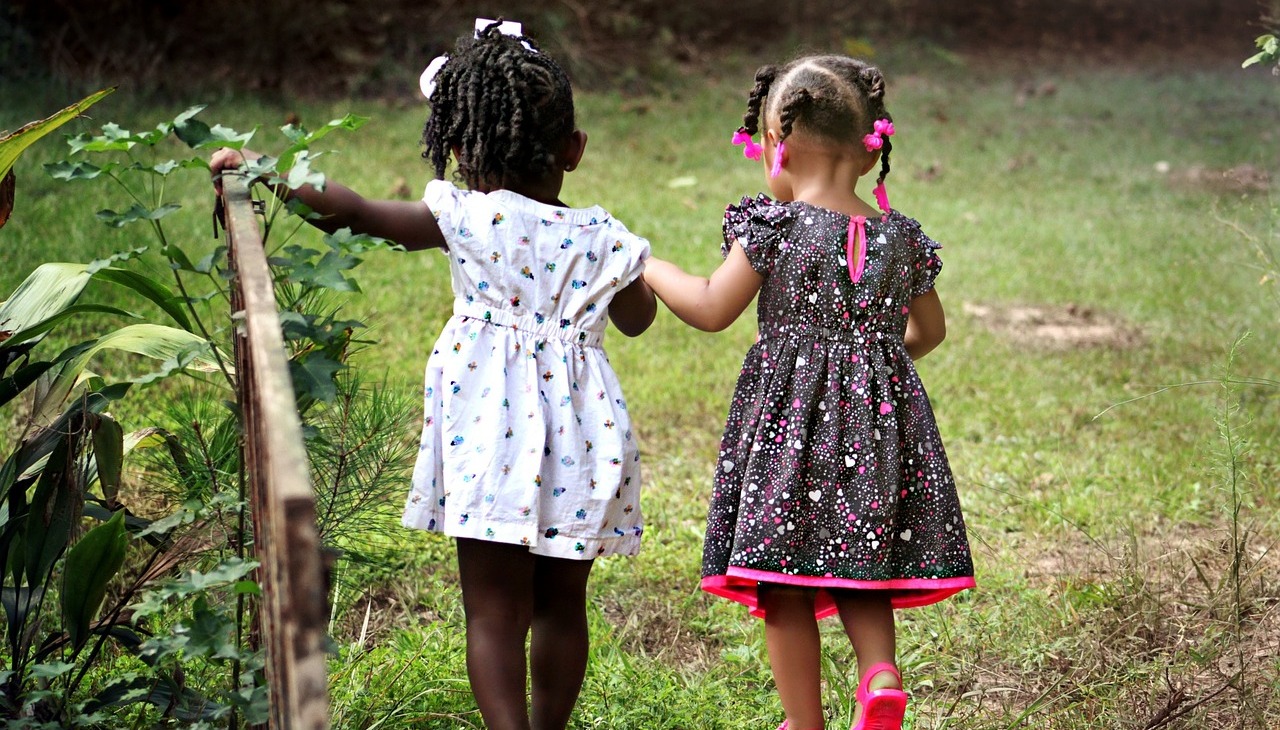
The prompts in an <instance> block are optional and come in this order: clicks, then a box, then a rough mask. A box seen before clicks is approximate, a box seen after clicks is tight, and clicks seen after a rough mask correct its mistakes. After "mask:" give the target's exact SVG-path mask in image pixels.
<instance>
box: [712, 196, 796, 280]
mask: <svg viewBox="0 0 1280 730" xmlns="http://www.w3.org/2000/svg"><path fill="white" fill-rule="evenodd" d="M790 218H791V211H790V209H788V208H787V206H786V205H785V204H783V203H777V202H774V201H773V200H771V199H769V198H768V197H767V196H765V195H760V196H758V197H756V198H747V197H744V198H743V199H742V202H740V203H738V204H737V205H730V206H729V207H728V208H726V209H725V211H724V242H723V243H722V244H721V245H720V255H721V256H728V255H729V249H731V248H732V247H733V244H734V243H737V244H738V245H739V246H741V247H742V252H743V253H745V254H746V255H747V261H749V262H750V263H751V268H753V269H755V270H756V272H757V273H759V274H768V273H769V271H771V270H772V269H773V264H774V262H775V261H777V259H778V251H779V249H781V248H782V247H784V246H785V245H786V243H785V241H784V240H783V232H784V228H786V227H787V224H788V222H789V220H790Z"/></svg>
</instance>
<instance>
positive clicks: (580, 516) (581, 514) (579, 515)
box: [573, 509, 587, 520]
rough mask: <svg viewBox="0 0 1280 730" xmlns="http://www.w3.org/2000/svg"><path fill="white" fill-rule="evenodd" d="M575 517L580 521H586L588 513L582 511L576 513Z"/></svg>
mask: <svg viewBox="0 0 1280 730" xmlns="http://www.w3.org/2000/svg"><path fill="white" fill-rule="evenodd" d="M573 516H574V517H577V518H578V519H580V520H585V519H586V518H587V511H586V510H585V509H580V510H578V511H577V512H574V513H573Z"/></svg>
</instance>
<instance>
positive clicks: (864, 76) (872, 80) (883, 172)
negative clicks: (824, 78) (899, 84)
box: [858, 65, 893, 184]
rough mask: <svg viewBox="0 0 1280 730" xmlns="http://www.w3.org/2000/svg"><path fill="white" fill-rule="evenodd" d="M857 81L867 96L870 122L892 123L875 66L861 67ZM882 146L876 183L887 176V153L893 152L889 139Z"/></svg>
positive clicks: (880, 77)
mask: <svg viewBox="0 0 1280 730" xmlns="http://www.w3.org/2000/svg"><path fill="white" fill-rule="evenodd" d="M858 79H859V81H861V82H862V85H863V88H864V89H865V93H866V96H867V107H868V109H867V111H868V113H869V116H870V117H871V119H870V121H871V122H873V123H874V122H875V120H877V119H887V120H889V121H891V122H892V121H893V116H892V115H891V114H889V110H888V109H886V108H885V105H884V91H885V83H884V74H883V73H881V72H880V69H878V68H876V67H875V66H867V65H863V66H862V69H861V71H860V72H859V74H858ZM883 139H884V146H883V147H881V148H880V176H879V177H877V178H876V183H877V184H880V183H883V182H884V179H885V177H887V176H888V175H889V153H890V152H892V151H893V141H892V140H891V138H889V137H884V138H883Z"/></svg>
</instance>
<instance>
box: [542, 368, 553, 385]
mask: <svg viewBox="0 0 1280 730" xmlns="http://www.w3.org/2000/svg"><path fill="white" fill-rule="evenodd" d="M554 377H555V375H554V374H552V372H551V371H550V370H548V371H547V372H545V373H543V374H542V379H543V380H544V381H546V382H548V383H550V382H551V379H552V378H554Z"/></svg>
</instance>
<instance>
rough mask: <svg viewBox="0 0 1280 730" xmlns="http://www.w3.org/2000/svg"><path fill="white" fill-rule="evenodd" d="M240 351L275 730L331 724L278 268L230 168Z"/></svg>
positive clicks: (226, 201)
mask: <svg viewBox="0 0 1280 730" xmlns="http://www.w3.org/2000/svg"><path fill="white" fill-rule="evenodd" d="M222 189H223V193H222V200H223V208H224V211H225V220H226V229H227V241H228V247H229V251H228V259H229V261H230V264H231V269H232V271H233V272H234V273H235V286H234V287H233V289H232V300H231V305H232V308H233V311H234V315H233V316H234V317H235V318H237V319H238V327H237V331H236V337H235V357H236V367H237V371H238V378H239V387H240V391H241V393H240V401H241V403H242V404H243V409H244V414H243V417H244V428H245V444H246V447H245V464H246V468H247V471H248V476H249V484H250V495H251V496H250V503H251V507H252V511H253V528H254V551H255V553H256V558H257V560H258V561H259V563H260V565H261V567H260V568H259V584H260V585H261V587H262V597H261V608H260V610H259V611H258V621H259V631H260V635H261V636H262V641H263V643H264V644H265V646H266V654H267V684H268V688H269V692H270V698H271V719H270V724H269V727H270V728H272V730H295V729H296V730H324V729H327V728H328V727H329V699H328V670H327V666H326V660H327V655H326V653H325V629H326V626H325V623H326V616H325V608H326V606H327V597H326V595H325V581H324V572H323V563H322V558H321V552H320V536H319V533H318V532H317V530H316V502H315V495H314V493H313V492H312V490H311V479H310V469H309V467H308V464H307V454H306V449H305V447H304V445H303V441H302V425H301V422H300V421H299V418H298V411H297V407H296V405H295V401H294V394H293V386H292V382H291V380H290V378H289V367H288V360H287V356H286V353H285V348H284V337H283V336H282V334H281V331H280V315H279V312H278V311H277V309H276V299H275V292H274V288H273V286H272V279H271V271H270V269H269V268H268V266H267V258H266V254H265V252H264V251H263V246H262V233H261V229H260V227H259V221H258V216H257V214H256V213H255V211H254V207H253V199H252V197H251V196H250V194H249V186H248V183H247V182H246V181H245V179H244V177H243V176H240V175H226V176H224V178H223V188H222Z"/></svg>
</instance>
